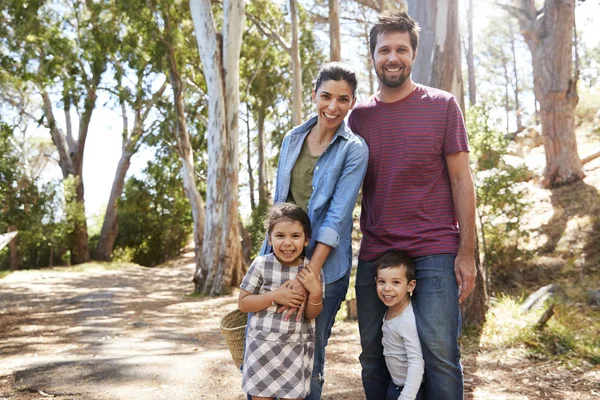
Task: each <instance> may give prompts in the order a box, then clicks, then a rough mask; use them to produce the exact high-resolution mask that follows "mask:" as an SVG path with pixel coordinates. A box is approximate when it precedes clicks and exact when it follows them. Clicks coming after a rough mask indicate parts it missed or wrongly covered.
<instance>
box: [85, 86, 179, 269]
mask: <svg viewBox="0 0 600 400" xmlns="http://www.w3.org/2000/svg"><path fill="white" fill-rule="evenodd" d="M138 79H139V81H138V85H140V86H141V79H142V77H141V76H139V75H138ZM119 86H120V82H119ZM166 87H167V82H166V81H165V82H164V83H163V84H162V86H161V87H160V89H158V90H157V91H156V92H155V93H154V94H153V95H152V98H151V100H144V98H143V97H144V92H143V91H142V90H139V91H138V93H137V98H136V99H135V101H133V104H132V106H133V108H134V114H135V121H134V124H133V129H132V132H131V134H129V126H128V123H127V121H128V118H127V106H126V104H125V101H124V100H123V99H121V112H122V114H123V115H122V118H123V133H122V144H121V159H120V160H119V164H118V165H117V171H116V173H115V178H114V180H113V184H112V188H111V191H110V197H109V199H108V204H107V205H106V212H105V214H104V222H103V224H102V230H101V232H100V239H99V240H98V246H97V247H96V259H97V260H100V261H109V260H110V259H111V258H112V252H113V248H114V245H115V240H116V239H117V235H118V233H119V224H118V200H119V197H121V193H123V187H124V186H125V177H126V176H127V171H128V170H129V167H130V165H131V157H132V156H133V154H135V152H136V151H137V148H138V147H139V146H138V143H139V142H140V141H141V140H142V136H143V135H144V133H145V131H144V122H145V121H146V119H147V117H148V115H149V114H150V110H151V109H152V107H153V106H154V104H155V103H156V101H157V100H158V98H159V97H161V96H162V94H163V93H164V91H165V88H166ZM144 106H145V109H144Z"/></svg>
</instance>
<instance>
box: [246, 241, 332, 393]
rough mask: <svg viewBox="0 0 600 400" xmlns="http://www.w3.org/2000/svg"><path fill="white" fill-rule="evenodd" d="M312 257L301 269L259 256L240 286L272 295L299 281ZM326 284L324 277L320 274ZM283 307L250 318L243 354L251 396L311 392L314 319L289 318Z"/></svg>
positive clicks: (256, 292) (247, 385) (275, 307)
mask: <svg viewBox="0 0 600 400" xmlns="http://www.w3.org/2000/svg"><path fill="white" fill-rule="evenodd" d="M306 264H308V260H307V259H306V258H305V259H304V264H303V265H300V266H297V267H284V266H282V265H281V264H280V263H279V261H278V260H277V258H276V257H275V255H274V254H273V253H270V254H267V255H265V256H260V257H257V258H256V259H255V260H254V262H253V263H252V265H251V266H250V269H248V272H247V273H246V276H245V277H244V280H243V281H242V284H241V285H240V288H242V289H244V290H246V291H248V292H250V293H254V294H262V293H267V292H270V291H272V290H275V289H277V288H279V287H280V286H281V285H282V284H283V283H284V282H285V281H288V280H290V279H294V278H295V277H296V275H297V274H298V272H299V271H300V270H301V269H302V268H303V266H304V265H306ZM321 282H323V277H321ZM277 308H278V306H271V307H269V308H267V309H266V310H262V311H259V312H257V313H255V314H254V315H253V317H252V318H250V326H249V327H248V330H247V336H246V351H245V354H244V372H243V374H244V375H243V378H242V389H243V390H244V391H245V392H246V393H248V394H249V395H252V396H261V397H285V398H303V397H306V396H307V395H308V393H309V392H310V379H311V375H312V368H313V357H314V352H315V348H314V346H315V321H314V320H312V321H310V320H306V319H305V318H304V315H302V318H301V320H300V322H296V315H293V316H292V317H290V319H289V320H288V321H284V320H283V315H284V313H281V314H278V313H277Z"/></svg>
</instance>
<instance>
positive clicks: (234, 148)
mask: <svg viewBox="0 0 600 400" xmlns="http://www.w3.org/2000/svg"><path fill="white" fill-rule="evenodd" d="M190 11H191V14H192V20H193V23H194V28H195V32H196V42H197V44H198V49H199V51H200V58H201V61H202V65H203V67H204V76H205V77H206V86H207V90H208V96H209V98H210V99H211V101H210V103H209V110H208V115H209V117H208V158H209V164H208V177H207V178H208V181H207V190H206V193H207V195H206V197H207V199H206V225H205V228H204V241H203V257H202V260H201V262H200V265H198V266H197V270H196V274H195V276H194V283H195V291H196V292H203V293H207V294H211V295H218V294H223V293H226V292H228V291H229V290H231V286H232V285H237V284H238V283H239V282H240V281H241V278H242V273H243V270H244V267H245V264H244V259H243V255H242V249H241V243H240V234H239V221H238V169H239V159H238V157H239V156H238V136H239V133H238V120H239V118H238V114H239V112H238V108H239V98H240V95H239V56H240V48H241V43H242V32H243V28H244V16H245V13H244V1H243V0H224V2H223V18H222V28H221V32H220V33H217V27H216V25H215V18H214V15H213V12H212V8H211V2H210V0H190Z"/></svg>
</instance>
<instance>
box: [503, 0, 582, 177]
mask: <svg viewBox="0 0 600 400" xmlns="http://www.w3.org/2000/svg"><path fill="white" fill-rule="evenodd" d="M513 4H514V6H506V7H505V8H506V9H507V10H509V12H511V13H512V15H513V16H514V17H515V18H516V19H517V20H518V21H519V26H520V28H521V33H522V34H523V37H524V38H525V41H526V42H527V45H528V46H529V50H530V51H531V58H532V64H533V88H534V91H535V95H536V98H537V100H538V101H539V103H540V119H541V123H542V137H543V139H544V150H545V153H546V168H545V169H544V178H543V181H542V184H543V185H544V186H546V187H556V186H560V185H564V184H566V183H570V182H574V181H578V180H581V179H583V177H584V176H585V175H584V173H583V170H582V164H581V160H580V158H579V154H578V151H577V140H576V137H575V108H576V107H577V103H578V102H579V96H578V94H577V74H574V73H573V72H574V71H573V62H572V54H573V33H574V27H575V0H545V1H544V2H543V5H542V7H541V8H537V7H536V2H535V1H534V0H514V3H513Z"/></svg>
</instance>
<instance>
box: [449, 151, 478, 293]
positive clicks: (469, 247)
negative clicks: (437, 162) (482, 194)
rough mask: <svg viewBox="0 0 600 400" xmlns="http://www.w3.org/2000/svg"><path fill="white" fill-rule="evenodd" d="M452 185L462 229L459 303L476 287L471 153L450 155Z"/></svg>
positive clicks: (458, 259)
mask: <svg viewBox="0 0 600 400" xmlns="http://www.w3.org/2000/svg"><path fill="white" fill-rule="evenodd" d="M446 165H447V166H448V175H449V176H450V185H451V187H452V202H453V203H454V212H455V214H456V219H457V221H458V227H459V230H460V242H459V248H458V254H457V255H456V260H455V261H454V272H455V274H456V283H457V284H458V293H459V299H458V301H459V303H461V302H462V301H463V300H465V299H466V298H467V297H468V296H469V294H470V293H471V291H472V290H473V287H474V286H475V277H476V276H477V269H476V267H475V241H476V240H477V235H476V231H475V188H474V186H473V177H472V176H471V169H470V167H469V153H467V152H466V151H460V152H458V153H453V154H450V155H447V156H446Z"/></svg>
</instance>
